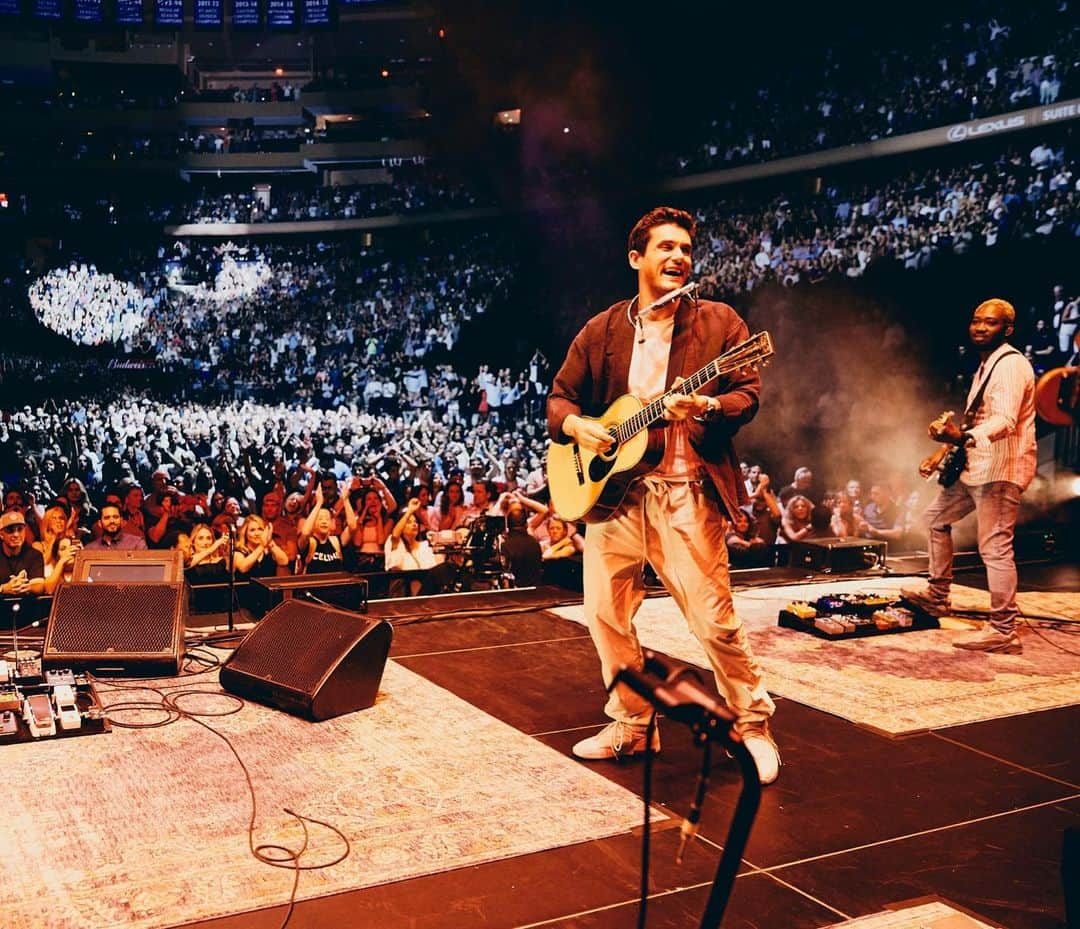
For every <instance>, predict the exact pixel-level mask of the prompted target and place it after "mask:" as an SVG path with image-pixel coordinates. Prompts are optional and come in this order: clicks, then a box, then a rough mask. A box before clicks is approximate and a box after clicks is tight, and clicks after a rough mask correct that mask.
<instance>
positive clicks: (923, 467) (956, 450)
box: [919, 410, 967, 487]
mask: <svg viewBox="0 0 1080 929" xmlns="http://www.w3.org/2000/svg"><path fill="white" fill-rule="evenodd" d="M952 417H953V411H952V410H946V411H945V412H944V413H942V414H941V415H940V416H939V417H938V418H937V419H935V420H934V421H933V422H932V423H931V424H930V431H931V432H939V431H940V430H942V429H944V428H945V424H946V423H947V422H948V421H949V420H950V419H952ZM966 464H967V449H965V448H964V446H963V445H953V444H951V443H946V444H944V445H942V446H941V447H940V448H939V449H938V450H937V451H936V452H934V453H933V454H932V455H928V456H927V457H926V458H924V459H923V460H922V462H921V463H920V464H919V474H920V475H922V477H924V478H926V480H930V479H931V478H932V477H933V476H934V475H935V474H937V476H938V483H939V484H940V485H941V486H942V487H952V485H953V484H955V483H956V482H957V481H958V480H959V479H960V474H961V472H962V471H963V470H964V466H965V465H966Z"/></svg>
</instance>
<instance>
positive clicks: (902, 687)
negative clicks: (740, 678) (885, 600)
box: [551, 578, 1080, 735]
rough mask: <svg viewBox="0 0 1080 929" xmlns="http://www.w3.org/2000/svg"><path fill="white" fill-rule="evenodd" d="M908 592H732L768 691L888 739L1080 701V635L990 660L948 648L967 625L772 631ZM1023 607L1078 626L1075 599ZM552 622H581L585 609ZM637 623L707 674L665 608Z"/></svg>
mask: <svg viewBox="0 0 1080 929" xmlns="http://www.w3.org/2000/svg"><path fill="white" fill-rule="evenodd" d="M910 583H911V580H910V579H904V580H901V579H898V578H868V579H864V580H856V581H827V582H824V583H820V584H799V585H792V586H787V587H756V588H751V589H747V590H744V591H737V592H736V593H735V609H736V611H737V613H738V615H739V616H740V617H741V618H742V620H743V622H744V623H745V624H746V628H747V631H748V632H749V634H750V641H751V645H752V647H753V649H754V653H755V655H757V657H758V659H759V660H760V661H761V664H762V666H763V668H764V671H765V683H766V686H767V687H768V688H769V690H770V691H771V692H772V693H774V694H778V695H780V696H784V697H788V698H790V699H792V700H797V701H798V702H799V703H805V704H806V705H807V706H812V707H815V708H817V709H819V710H824V711H825V712H827V713H832V714H833V715H835V716H839V717H841V718H843V719H848V720H850V721H852V722H854V723H858V724H859V725H862V726H866V727H868V728H870V729H874V730H877V731H879V732H883V733H887V734H889V735H904V734H908V733H913V732H921V731H925V730H927V729H941V728H946V727H949V726H959V725H961V724H963V723H972V722H978V721H979V720H985V719H996V718H998V717H1002V716H1014V715H1018V714H1022V713H1029V712H1032V711H1035V710H1047V709H1052V708H1054V707H1059V706H1068V705H1071V704H1074V703H1080V656H1078V655H1076V654H1073V655H1070V654H1068V653H1067V652H1066V651H1063V649H1069V650H1070V651H1073V652H1077V651H1080V648H1078V647H1077V645H1078V639H1080V637H1077V636H1067V635H1065V634H1064V633H1062V632H1060V631H1055V630H1052V629H1050V630H1044V629H1037V628H1033V629H1027V630H1023V629H1022V630H1021V635H1022V637H1023V643H1024V651H1023V654H1020V655H988V654H985V653H981V652H966V651H961V650H959V649H955V648H953V647H952V641H953V639H954V638H956V636H957V635H960V634H961V633H960V632H958V631H956V630H957V628H960V627H961V625H962V624H959V623H953V622H951V621H950V620H948V619H945V620H943V623H944V624H946V625H952V626H953V628H942V629H931V630H926V631H917V632H904V633H899V634H895V635H884V636H873V637H867V638H859V639H846V640H840V641H829V640H826V639H818V638H816V637H814V636H812V635H810V634H808V633H805V632H799V631H797V630H793V629H783V628H781V627H779V626H778V625H777V616H778V614H779V612H780V610H781V609H782V608H783V607H784V606H785V605H787V604H788V603H790V602H791V601H792V600H806V599H811V600H812V599H815V598H817V597H820V596H822V595H823V594H826V593H832V592H836V593H844V592H854V591H867V592H879V593H887V594H898V593H899V590H900V587H901V586H903V585H904V584H910ZM989 603H990V598H989V594H987V593H986V592H985V591H980V590H974V589H972V588H969V587H961V586H954V588H953V606H954V607H955V608H956V609H960V610H965V609H988V608H989ZM1020 606H1021V609H1023V610H1025V611H1027V612H1029V613H1032V614H1037V615H1039V616H1044V617H1059V618H1062V619H1080V594H1072V593H1069V594H1062V593H1055V594H1044V593H1027V594H1022V595H1021V597H1020ZM551 612H553V613H555V614H557V615H559V616H562V617H564V618H566V619H572V620H574V621H576V622H580V623H583V624H584V615H583V611H582V607H580V606H572V607H559V608H557V609H554V610H552V611H551ZM636 624H637V630H638V637H639V639H640V640H641V643H642V644H643V645H644V646H645V647H646V648H652V649H655V650H656V651H660V652H664V653H666V654H668V655H671V656H672V657H674V658H678V659H680V660H682V661H688V662H691V663H693V664H696V665H700V666H701V667H705V668H707V667H708V661H707V659H706V657H705V654H704V652H703V651H702V649H701V646H700V645H699V644H698V642H697V640H696V639H695V638H694V637H693V636H692V635H691V634H690V632H689V631H688V629H687V628H686V622H685V621H684V620H683V618H682V614H681V613H680V612H679V610H678V607H676V606H675V603H674V602H673V601H672V600H671V599H670V598H668V597H660V598H656V599H650V600H646V601H645V602H644V603H643V604H642V606H641V610H640V611H639V612H638V616H637V623H636ZM967 628H970V627H966V628H965V631H966V630H967ZM1055 643H1056V645H1055ZM1056 646H1060V647H1056Z"/></svg>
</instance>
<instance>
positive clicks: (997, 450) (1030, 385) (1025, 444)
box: [960, 343, 1037, 490]
mask: <svg viewBox="0 0 1080 929" xmlns="http://www.w3.org/2000/svg"><path fill="white" fill-rule="evenodd" d="M1003 355H1004V356H1005V357H1002V356H1003ZM999 358H1001V361H1000V362H999V363H998V364H997V366H996V367H994V363H995V362H996V361H997V360H998V359H999ZM991 369H993V371H992V373H991V374H990V380H989V382H988V383H987V385H986V393H985V394H983V400H982V404H981V405H980V406H979V409H978V410H977V411H976V412H975V425H974V426H973V427H972V428H971V429H970V430H968V431H969V432H970V433H971V436H972V438H973V439H974V440H975V441H974V443H973V444H971V445H969V446H968V450H967V467H966V468H965V469H964V472H963V474H961V475H960V480H962V481H963V482H964V483H965V484H968V485H973V484H989V483H991V482H992V481H1010V482H1012V483H1013V484H1016V485H1018V486H1019V487H1020V489H1021V490H1023V489H1024V488H1026V487H1027V486H1028V484H1030V483H1031V479H1032V478H1033V477H1034V476H1035V465H1036V461H1037V457H1036V452H1035V372H1034V371H1033V370H1032V368H1031V365H1030V364H1029V363H1028V360H1027V359H1026V358H1025V357H1024V356H1023V355H1022V354H1020V353H1019V352H1018V351H1016V349H1014V348H1013V347H1012V346H1011V345H1009V344H1008V343H1006V344H1004V345H1002V346H1000V347H999V348H997V349H996V350H995V351H994V352H993V353H992V354H991V355H990V357H989V358H987V359H986V361H985V362H983V365H982V367H981V368H980V369H979V373H978V374H977V375H976V376H975V380H974V382H973V383H972V385H971V390H970V391H969V392H968V406H970V405H971V401H972V400H973V399H974V398H975V394H976V393H978V390H979V387H980V386H981V385H982V382H983V379H984V378H985V377H986V375H987V373H990V372H991Z"/></svg>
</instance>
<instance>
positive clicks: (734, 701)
mask: <svg viewBox="0 0 1080 929" xmlns="http://www.w3.org/2000/svg"><path fill="white" fill-rule="evenodd" d="M694 232H695V222H694V219H693V217H692V216H690V214H689V213H686V212H684V211H682V210H677V209H673V208H671V207H658V208H657V209H654V210H651V211H650V212H648V213H646V214H645V216H643V217H642V218H641V219H640V220H638V222H637V223H636V225H635V226H634V228H633V229H632V230H631V232H630V239H629V261H630V267H631V268H633V269H634V270H635V271H637V282H638V292H637V295H636V296H634V297H633V298H632V299H631V300H629V301H626V300H623V301H620V302H619V303H616V304H615V305H614V306H612V307H611V308H610V309H608V310H606V311H605V312H603V313H600V314H599V315H597V316H594V317H593V318H592V319H590V320H589V321H588V323H586V325H585V327H584V328H583V329H582V330H581V332H579V333H578V335H577V336H576V338H575V339H574V341H573V344H572V345H571V346H570V350H569V352H568V354H567V357H566V360H565V361H564V362H563V365H562V368H561V369H560V370H559V373H558V374H557V375H556V377H555V381H554V384H553V386H552V389H551V393H550V395H549V398H548V408H547V409H548V430H549V432H550V435H551V438H552V441H553V442H558V443H567V442H571V441H572V442H575V443H577V444H578V445H580V446H581V447H582V448H584V449H586V450H588V451H589V452H592V453H597V452H601V451H606V450H607V449H609V448H610V447H611V444H612V437H611V436H610V435H609V433H608V431H607V430H606V429H605V428H604V427H603V426H602V425H600V423H598V422H595V421H593V420H591V419H586V418H584V417H596V416H599V415H601V414H602V413H603V412H604V410H605V409H606V407H607V406H609V405H610V404H611V403H612V402H613V401H614V400H616V399H617V398H618V397H620V396H622V395H623V394H627V393H629V394H632V395H634V396H635V397H637V398H638V399H640V400H642V401H644V402H649V401H651V400H654V399H656V398H657V397H659V396H661V394H663V393H664V392H665V391H666V390H668V389H669V388H671V387H677V386H678V383H679V381H680V379H681V378H685V377H687V376H689V375H690V374H692V373H693V372H694V371H696V370H697V369H699V368H701V367H703V366H704V365H705V364H707V363H708V362H710V361H711V360H712V359H714V358H716V357H718V356H719V355H721V354H722V353H723V352H724V351H726V350H727V349H730V348H732V347H733V346H735V345H738V344H739V343H740V342H742V341H743V340H745V339H746V338H747V335H748V330H747V327H746V324H745V323H744V322H743V321H742V319H740V318H739V316H738V315H737V314H736V313H735V311H734V310H733V309H732V308H731V307H730V306H727V305H726V304H723V303H714V302H712V301H707V300H697V299H694V298H693V297H691V296H687V295H684V296H679V297H676V298H675V299H671V300H669V301H668V302H666V303H663V304H662V305H661V306H659V307H657V308H656V309H655V310H652V311H651V312H648V311H647V310H648V308H649V307H650V306H651V305H652V304H654V303H656V302H657V301H659V300H661V299H662V298H663V297H664V296H665V295H668V294H671V293H673V292H674V291H676V290H679V289H680V288H684V286H685V285H686V284H687V281H688V279H689V276H690V272H691V269H692V257H691V250H692V246H693V236H694ZM643 310H646V311H647V312H643ZM759 387H760V379H759V377H758V375H757V373H756V372H755V371H753V370H751V369H745V370H743V371H741V372H736V373H735V374H732V375H728V376H725V377H723V378H721V379H720V380H718V381H712V382H710V383H709V384H707V385H706V386H705V387H703V388H702V389H701V390H700V391H699V392H691V393H679V392H676V393H673V394H671V395H670V396H668V397H667V398H666V399H665V400H664V408H665V413H664V419H665V420H666V421H667V422H666V423H665V425H664V429H663V432H664V438H665V440H666V441H665V444H664V452H663V457H662V459H661V460H660V462H659V464H657V465H656V467H655V468H654V469H653V470H652V471H650V472H648V473H646V474H644V476H642V477H640V478H638V479H637V480H635V481H634V482H633V483H632V484H631V485H630V487H629V490H628V491H627V493H626V496H625V497H624V498H623V500H622V503H621V504H620V505H619V506H618V508H617V509H616V511H615V512H614V514H613V515H612V516H611V517H610V518H609V519H607V520H606V521H604V522H598V523H593V524H591V525H590V526H589V527H588V530H587V532H586V534H585V552H584V562H585V577H584V580H585V614H586V617H587V619H588V623H589V632H590V634H591V636H592V640H593V643H594V645H595V646H596V650H597V652H598V653H599V656H600V662H601V669H602V674H603V679H604V683H605V684H606V685H610V683H611V681H612V680H613V678H614V676H615V674H616V673H617V672H618V670H619V668H620V667H621V666H623V665H627V666H629V667H633V668H637V669H640V668H641V667H642V664H643V659H642V650H641V645H640V643H639V642H638V638H637V634H636V631H635V629H634V615H635V614H636V613H637V610H638V608H639V607H640V605H641V602H642V600H643V599H644V593H645V588H644V582H643V578H642V570H643V568H644V564H645V561H646V560H648V561H649V563H650V564H651V565H652V566H653V568H654V569H655V571H656V573H657V575H658V576H659V577H660V579H661V580H662V581H663V582H664V585H665V586H666V587H667V589H668V591H669V592H670V594H671V596H672V598H673V599H674V601H675V603H676V604H677V605H678V606H679V609H680V610H681V611H682V613H683V615H684V616H685V617H686V621H687V623H688V624H689V626H690V629H691V631H692V632H693V633H694V635H695V636H696V637H697V638H698V640H699V641H700V642H701V644H702V646H703V647H704V649H705V652H706V654H707V655H708V656H709V661H710V663H711V664H712V667H713V671H714V672H715V675H716V681H717V685H718V687H719V689H720V693H721V694H722V695H723V697H724V699H725V700H726V702H727V704H728V706H729V708H730V709H731V710H732V712H733V713H734V714H735V717H736V722H735V724H734V729H735V731H736V733H738V734H739V735H740V736H741V737H742V739H743V741H744V743H745V745H746V747H747V749H748V750H749V751H750V753H751V754H752V755H753V757H754V760H755V762H756V763H757V767H758V773H759V776H760V778H761V782H762V783H763V784H769V783H772V782H773V781H774V780H776V777H777V775H778V773H779V768H780V756H779V752H778V751H777V749H776V744H775V743H774V742H773V740H772V737H771V735H770V734H769V723H768V720H769V717H771V716H772V714H773V712H774V711H775V706H774V705H773V702H772V700H771V699H770V697H769V694H768V692H767V691H766V689H765V685H764V683H763V682H762V676H761V668H760V666H759V665H758V663H757V661H756V660H755V659H754V656H753V655H752V653H751V651H750V644H749V641H748V639H747V635H746V630H745V629H744V628H743V626H742V623H741V622H740V621H739V619H738V618H737V617H736V615H735V611H734V608H733V606H732V602H731V583H730V578H729V576H728V557H727V549H726V547H725V545H724V535H725V532H726V529H727V522H728V519H729V518H730V515H731V514H732V513H734V512H735V509H736V507H738V506H739V505H740V504H741V503H746V502H747V498H746V491H745V488H744V487H743V483H742V481H741V479H740V476H739V462H738V458H737V457H736V455H735V451H734V448H733V447H732V444H731V439H732V436H733V435H734V434H735V433H736V432H737V431H738V429H739V427H740V426H742V425H743V424H744V423H747V422H749V421H750V420H751V419H752V418H753V417H754V414H755V413H757V409H758V390H759ZM605 711H606V713H607V715H608V716H610V717H611V718H612V720H613V722H611V723H610V724H609V725H608V726H606V727H605V728H604V729H602V730H601V731H600V732H599V733H597V734H596V735H594V736H592V737H590V738H588V739H584V740H582V741H581V742H578V743H577V744H576V745H575V746H574V748H573V752H574V754H575V755H576V756H577V757H579V758H583V759H587V760H599V759H605V758H619V757H621V756H625V755H633V754H637V753H639V752H643V751H644V750H645V748H646V737H647V724H648V721H649V719H650V717H651V715H652V708H651V706H650V704H649V703H648V702H647V701H646V700H644V699H643V698H642V697H640V696H638V695H637V694H635V693H634V692H633V691H631V690H630V689H628V688H626V687H625V686H624V685H622V684H619V685H618V686H617V687H615V689H614V690H612V692H611V696H610V698H609V700H608V703H607V706H606V708H605ZM652 747H653V749H654V750H655V749H659V747H660V740H659V730H657V731H656V733H655V735H654V740H653V746H652Z"/></svg>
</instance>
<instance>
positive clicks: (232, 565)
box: [226, 523, 236, 632]
mask: <svg viewBox="0 0 1080 929" xmlns="http://www.w3.org/2000/svg"><path fill="white" fill-rule="evenodd" d="M228 533H229V544H228V545H227V546H226V549H227V551H228V558H229V564H228V569H229V618H228V623H229V625H228V629H229V632H232V631H233V611H234V609H235V605H236V527H235V526H233V524H232V523H229V528H228Z"/></svg>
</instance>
